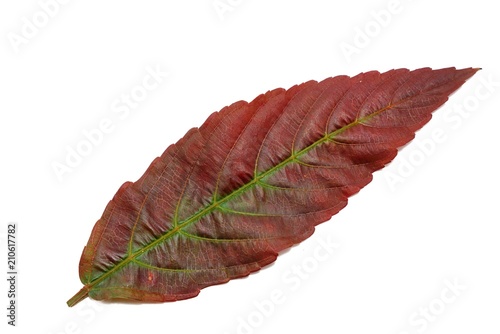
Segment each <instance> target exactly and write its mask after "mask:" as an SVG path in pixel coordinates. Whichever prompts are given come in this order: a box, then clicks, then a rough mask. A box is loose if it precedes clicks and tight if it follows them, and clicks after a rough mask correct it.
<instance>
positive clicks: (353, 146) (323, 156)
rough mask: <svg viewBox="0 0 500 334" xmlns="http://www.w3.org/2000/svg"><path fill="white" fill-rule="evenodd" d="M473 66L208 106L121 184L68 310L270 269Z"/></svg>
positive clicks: (176, 294) (342, 202) (151, 297)
mask: <svg viewBox="0 0 500 334" xmlns="http://www.w3.org/2000/svg"><path fill="white" fill-rule="evenodd" d="M477 70H478V69H473V68H468V69H462V70H456V69H455V68H446V69H441V70H431V69H429V68H423V69H419V70H415V71H409V70H407V69H398V70H391V71H388V72H386V73H382V74H380V73H378V72H375V71H373V72H367V73H361V74H359V75H357V76H355V77H352V78H350V77H348V76H337V77H334V78H328V79H326V80H323V81H321V82H319V83H318V82H316V81H309V82H306V83H303V84H301V85H297V86H293V87H292V88H290V89H288V90H284V89H275V90H272V91H269V92H267V93H265V94H263V95H260V96H258V97H257V98H256V99H255V100H253V101H252V102H250V103H247V102H244V101H239V102H236V103H234V104H232V105H230V106H228V107H225V108H223V109H222V110H221V111H220V112H216V113H213V114H212V115H211V116H210V117H209V118H208V119H207V120H206V121H205V123H204V124H203V125H202V126H201V127H200V128H193V129H191V130H190V131H188V133H187V134H186V135H185V136H184V137H183V138H182V139H181V140H179V141H178V142H177V143H176V144H174V145H171V146H169V147H168V148H167V150H166V151H165V152H164V153H163V155H162V156H161V157H159V158H156V159H155V160H154V161H153V162H152V164H151V165H150V166H149V168H148V170H147V171H146V173H145V174H144V175H143V176H142V177H141V178H140V179H139V180H137V181H136V182H134V183H132V182H126V183H125V184H123V185H122V186H121V188H120V189H119V190H118V192H117V193H116V195H115V196H114V198H113V199H112V200H111V201H110V202H109V204H108V205H107V207H106V209H105V211H104V213H103V215H102V217H101V219H99V220H98V221H97V223H96V225H95V226H94V229H93V231H92V234H91V236H90V239H89V242H88V244H87V246H86V247H85V249H84V250H83V254H82V257H81V260H80V279H81V281H82V283H83V284H84V285H85V286H84V287H83V288H82V289H81V290H80V291H79V292H78V293H77V294H76V295H75V296H74V297H73V298H71V299H70V300H69V301H68V305H69V306H73V305H75V304H76V303H78V302H79V301H81V300H82V299H84V298H85V297H87V296H90V297H91V298H93V299H98V300H136V301H144V302H164V301H174V300H180V299H186V298H191V297H195V296H196V295H198V293H199V292H200V289H202V288H204V287H207V286H210V285H214V284H220V283H224V282H227V281H229V280H231V279H234V278H238V277H244V276H247V275H248V274H250V273H251V272H254V271H257V270H259V269H260V268H262V267H264V266H266V265H268V264H270V263H271V262H273V261H274V260H276V257H277V256H278V253H279V252H280V251H282V250H284V249H286V248H288V247H290V246H292V245H294V244H296V243H299V242H301V241H302V240H304V239H306V238H308V237H309V236H310V235H311V234H312V233H313V232H314V226H315V225H317V224H319V223H322V222H324V221H327V220H329V219H330V218H331V217H332V215H334V214H336V213H337V212H339V210H341V209H342V208H343V207H345V206H346V204H347V198H348V197H349V196H351V195H353V194H355V193H356V192H358V191H359V190H360V189H361V188H362V187H364V186H365V185H366V184H368V183H369V182H370V181H371V180H372V173H373V172H374V171H376V170H378V169H380V168H382V167H384V166H385V165H386V164H387V163H389V162H390V161H391V160H392V159H393V158H394V157H395V156H396V154H397V149H398V147H401V146H402V145H404V144H406V143H407V142H409V141H410V140H411V139H413V137H414V133H415V131H416V130H418V129H420V128H421V127H422V126H423V125H424V124H425V123H427V122H428V121H429V120H430V119H431V112H432V111H434V110H435V109H437V108H438V107H439V106H441V105H442V104H443V103H445V102H446V100H447V99H448V95H450V94H451V93H452V92H454V91H455V90H456V89H458V88H459V87H460V86H461V85H462V84H463V83H464V82H465V80H467V79H468V78H470V77H471V76H472V75H474V73H475V72H476V71H477Z"/></svg>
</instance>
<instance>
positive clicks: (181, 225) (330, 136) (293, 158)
mask: <svg viewBox="0 0 500 334" xmlns="http://www.w3.org/2000/svg"><path fill="white" fill-rule="evenodd" d="M393 106H394V105H389V106H387V107H384V108H382V109H379V110H377V111H375V112H374V113H372V114H369V115H367V116H365V117H363V118H360V119H356V120H355V121H354V122H352V123H349V124H347V125H345V126H343V127H341V128H340V129H337V130H335V131H333V132H331V133H329V134H326V135H325V136H323V137H322V138H321V139H319V140H318V141H316V142H314V143H312V144H311V145H309V146H307V147H305V148H303V149H302V150H300V151H298V152H296V153H294V154H292V155H291V156H290V157H288V158H287V159H285V160H283V161H282V162H280V163H279V164H277V165H276V166H274V167H272V168H270V169H268V170H267V171H265V172H263V173H262V174H259V175H258V176H256V177H254V179H252V180H251V181H250V182H249V183H247V184H245V185H243V186H241V187H240V188H238V189H236V190H235V191H233V192H232V193H230V194H228V195H226V196H225V197H222V198H221V199H219V200H215V201H214V202H212V204H210V205H208V206H206V207H205V208H203V209H202V210H200V211H198V212H197V213H195V214H194V215H192V216H191V217H189V218H187V219H186V220H184V221H181V222H180V223H179V224H177V226H175V227H174V228H173V229H172V230H170V231H168V232H167V233H165V234H164V235H162V236H161V237H159V238H158V239H156V240H154V241H152V242H151V243H149V244H147V245H146V246H144V247H143V248H141V249H140V250H138V251H136V252H134V253H132V254H130V255H129V256H128V257H126V258H125V259H123V260H122V261H120V262H119V263H117V264H116V265H115V266H114V267H112V268H111V269H110V270H109V271H107V272H105V273H104V274H102V275H101V276H99V277H97V278H96V279H94V280H93V281H92V282H90V283H88V284H86V285H85V287H86V288H87V291H90V290H91V289H92V287H93V286H95V285H97V284H99V283H100V282H102V281H103V280H105V279H106V278H108V277H109V276H111V275H113V273H115V272H116V271H118V270H120V269H121V268H123V267H125V266H126V265H127V264H129V263H130V262H131V261H133V260H136V258H137V257H139V256H141V255H142V254H144V253H146V252H147V251H149V250H150V249H152V248H154V247H156V246H158V245H159V244H161V243H163V242H164V241H165V240H167V239H169V238H171V237H172V236H173V235H175V234H177V233H178V232H179V230H181V229H183V228H184V227H186V226H188V225H190V224H193V223H195V222H196V221H198V220H199V219H201V218H202V217H203V216H205V215H207V214H209V213H211V212H212V211H214V210H216V209H217V208H219V207H220V206H221V205H222V204H224V203H226V202H228V201H230V200H231V199H233V198H235V197H237V196H239V195H240V194H242V193H244V192H245V191H247V190H248V189H250V188H252V187H253V186H255V185H256V184H258V183H259V182H260V181H261V180H262V179H263V178H265V177H267V176H270V175H271V174H273V173H275V172H277V171H279V170H280V169H281V168H283V167H285V166H286V165H288V164H289V163H292V162H294V161H296V160H297V158H299V157H301V156H302V155H304V154H306V153H307V152H309V151H310V150H312V149H314V148H316V147H317V146H319V145H321V144H324V143H327V142H329V141H332V140H333V139H334V138H335V136H337V135H339V134H341V133H342V132H344V131H346V130H348V129H350V128H352V127H354V126H357V125H359V124H362V123H364V122H366V121H368V120H370V119H371V118H373V117H375V116H377V115H378V114H380V113H382V112H384V111H385V110H388V109H390V108H392V107H393Z"/></svg>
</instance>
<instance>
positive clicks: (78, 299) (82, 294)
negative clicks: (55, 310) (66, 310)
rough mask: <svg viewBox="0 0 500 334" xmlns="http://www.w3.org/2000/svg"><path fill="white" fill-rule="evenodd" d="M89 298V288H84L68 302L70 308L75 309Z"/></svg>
mask: <svg viewBox="0 0 500 334" xmlns="http://www.w3.org/2000/svg"><path fill="white" fill-rule="evenodd" d="M88 296H89V288H88V287H87V286H84V287H83V288H82V289H81V290H80V291H78V292H77V293H76V295H74V296H73V297H71V299H70V300H68V301H67V302H66V304H68V306H69V307H73V306H75V305H76V304H78V303H79V302H81V301H82V300H84V299H85V298H87V297H88Z"/></svg>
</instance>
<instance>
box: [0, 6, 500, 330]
mask: <svg viewBox="0 0 500 334" xmlns="http://www.w3.org/2000/svg"><path fill="white" fill-rule="evenodd" d="M48 2H50V1H49V0H42V1H41V2H37V1H15V2H14V1H8V2H7V1H3V2H2V3H1V4H0V29H1V34H0V35H1V42H0V60H1V61H0V91H1V94H0V112H1V121H0V126H1V128H0V157H1V159H2V160H1V164H0V185H1V186H0V187H1V188H0V189H1V191H0V205H1V206H0V208H1V211H0V222H1V226H2V227H1V231H0V232H1V234H0V237H1V238H0V240H1V251H0V259H1V260H0V263H2V265H1V267H2V268H3V269H2V272H4V273H5V272H6V271H7V269H6V266H5V265H4V263H6V262H7V260H6V258H7V250H6V245H5V244H6V243H5V236H6V225H7V223H9V222H16V223H17V224H18V243H19V246H18V247H19V251H18V256H19V258H18V262H19V282H18V295H19V297H18V300H17V301H18V327H17V328H11V326H7V324H6V322H7V318H6V316H5V314H6V313H7V311H6V310H5V308H6V305H7V297H6V294H7V286H6V280H5V279H2V282H3V283H2V284H0V287H1V290H0V296H1V298H0V305H1V309H2V310H4V311H2V312H0V313H1V314H0V319H2V320H1V324H0V326H1V328H2V329H1V331H2V333H5V329H6V328H7V329H8V332H9V333H14V332H22V333H46V334H49V333H109V332H110V331H113V332H124V331H126V332H127V333H156V332H158V333H159V332H165V333H166V332H168V333H278V332H280V333H300V332H307V333H312V332H314V333H374V334H375V333H385V334H387V333H390V334H402V333H410V334H413V333H422V332H426V333H471V332H478V333H481V332H483V333H498V332H499V331H500V323H499V322H498V314H500V301H499V300H500V286H499V282H500V270H499V256H500V243H499V242H498V237H499V235H500V234H499V232H500V227H499V224H500V214H499V211H498V205H499V204H498V199H499V195H498V193H499V190H498V189H499V188H500V178H499V176H498V172H497V170H498V151H499V149H498V144H499V131H498V126H499V124H500V114H499V110H498V107H499V106H500V99H499V96H500V85H499V82H500V65H499V62H498V59H500V50H499V47H498V41H497V37H498V31H500V24H499V22H500V20H499V17H498V11H497V10H496V8H495V7H494V6H495V5H494V3H493V2H491V1H486V0H475V1H473V2H457V1H440V2H436V1H430V0H420V1H409V0H400V1H399V4H396V5H395V6H394V5H393V4H392V2H390V1H388V0H382V1H380V0H378V1H365V0H363V1H356V2H354V1H352V2H347V1H344V2H342V4H337V2H335V1H326V0H325V1H319V0H316V1H312V0H308V1H289V0H288V1H285V0H282V1H263V0H260V1H257V0H241V1H237V0H232V1H230V0H222V1H220V3H223V4H228V6H230V10H227V11H225V12H224V13H220V12H219V13H218V12H217V10H216V9H215V7H214V1H213V0H204V1H154V0H146V1H140V2H139V1H127V0H115V1H104V2H103V1H94V0H87V1H77V0H73V1H67V3H65V4H62V2H63V1H62V0H61V3H60V4H59V5H58V6H59V8H58V9H57V11H56V9H55V8H54V7H52V10H53V13H52V16H51V17H48V16H47V15H46V17H48V20H47V22H44V21H43V15H44V14H43V13H42V14H40V12H41V11H42V7H41V5H40V3H42V4H43V3H48ZM57 3H59V2H57ZM388 8H389V9H391V10H392V11H393V13H392V14H391V15H390V17H389V16H387V15H385V16H384V15H382V14H384V13H387V10H388ZM384 10H385V11H386V12H384ZM374 13H375V14H374ZM376 13H378V15H376ZM381 13H382V14H381ZM377 16H378V20H379V21H377V20H376V17H377ZM23 18H25V19H23ZM34 20H35V21H36V20H39V21H36V23H37V24H38V25H40V27H39V28H36V29H37V30H36V31H35V32H33V31H31V35H30V34H28V35H27V36H28V37H29V38H25V37H23V32H24V33H25V34H26V33H27V32H29V29H28V28H26V27H25V25H26V24H27V23H26V22H27V21H29V22H31V23H33V22H34ZM40 20H41V21H40ZM42 25H44V26H42ZM23 29H24V30H23ZM363 30H368V33H369V35H368V37H365V38H363V36H362V35H361V33H360V31H363ZM363 34H364V33H363ZM13 36H17V38H18V39H16V38H14V37H13ZM19 38H25V39H24V40H23V42H22V43H21V44H16V43H15V42H13V41H14V40H17V41H19ZM347 44H350V45H352V46H353V47H356V48H357V53H355V54H352V55H351V56H350V57H347V56H346V55H345V54H344V53H343V52H342V50H341V46H342V45H344V47H345V45H347ZM425 66H429V67H433V68H441V67H448V66H456V67H458V68H463V67H470V66H472V67H482V68H483V70H482V71H480V72H479V73H478V74H476V76H474V77H473V78H472V79H471V80H470V81H468V82H467V83H466V84H465V85H464V86H463V87H462V89H461V90H460V91H458V92H457V93H456V94H454V95H453V96H452V97H451V99H450V101H449V102H448V103H447V104H446V106H445V107H443V108H442V109H440V110H438V111H437V112H436V114H435V117H434V118H433V120H432V121H431V122H430V123H429V124H427V125H426V127H425V128H424V129H423V130H422V131H420V132H419V133H418V135H417V138H416V141H415V142H413V143H412V144H410V145H408V146H406V147H405V148H404V150H403V151H402V152H401V154H400V155H399V156H398V157H397V158H396V160H395V161H394V162H393V163H392V164H390V165H389V166H388V167H387V168H386V169H384V170H383V171H380V172H377V173H376V175H375V178H374V181H373V182H372V183H371V184H370V185H368V186H367V187H366V188H365V189H363V190H362V191H361V192H360V194H358V195H356V196H354V197H353V198H351V200H350V202H349V205H348V206H347V208H346V209H344V210H343V211H342V212H340V213H339V214H338V215H336V216H335V217H333V219H332V220H331V221H330V222H327V223H324V224H322V225H321V226H319V227H318V228H317V231H316V233H315V234H314V235H313V236H312V237H311V238H310V239H308V240H306V241H304V242H303V243H302V244H300V245H299V246H296V247H294V248H292V249H291V250H290V251H289V252H286V253H285V254H283V255H282V256H280V257H279V259H278V261H277V262H276V263H275V264H274V265H272V266H270V267H269V268H266V269H265V270H263V271H261V272H259V273H257V274H254V275H251V276H250V277H248V278H245V279H240V280H234V281H231V282H229V283H228V284H223V285H220V286H216V287H209V288H207V289H204V290H203V291H202V292H201V293H200V295H199V296H198V297H196V298H194V299H191V300H186V301H181V302H176V303H165V304H153V305H150V304H149V305H148V304H139V305H137V304H115V303H101V302H96V301H92V300H88V299H87V300H86V301H85V302H83V303H81V304H79V305H78V306H77V307H74V308H68V307H67V306H66V301H67V300H68V299H69V298H70V297H71V296H72V295H73V294H74V293H76V292H77V291H78V290H79V289H80V288H81V283H80V281H79V279H78V262H79V258H80V254H81V251H82V249H83V247H84V245H85V244H86V242H87V239H88V237H89V235H90V232H91V229H92V227H93V225H94V223H95V222H96V221H97V219H98V218H99V217H100V215H101V213H102V211H103V210H104V207H105V205H106V204H107V202H108V201H109V200H110V199H111V198H112V196H113V195H114V193H115V192H116V191H117V189H118V188H119V186H120V185H121V184H122V183H123V182H125V181H127V180H130V181H135V180H136V179H138V178H139V177H140V176H141V175H142V173H143V172H144V171H145V169H146V168H147V167H148V165H149V163H150V162H151V161H152V160H153V158H154V157H156V156H158V155H160V154H161V153H162V152H163V150H164V149H165V148H166V147H167V146H168V145H169V144H171V143H173V142H175V141H177V139H179V138H180V137H182V135H183V134H184V133H185V132H186V131H187V130H188V129H189V128H191V127H193V126H198V125H201V123H202V122H203V121H204V120H205V118H206V117H207V116H208V115H209V114H210V113H211V112H213V111H216V110H219V109H220V108H222V107H223V106H225V105H227V104H230V103H232V102H235V101H237V100H240V99H244V100H251V99H253V98H254V97H255V96H257V95H258V94H260V93H263V92H265V91H266V90H269V89H273V88H276V87H290V86H292V85H294V84H296V83H300V82H303V81H306V80H310V79H315V80H321V79H324V78H326V77H329V76H334V75H340V74H348V75H355V74H357V73H359V72H363V71H368V70H379V71H386V70H388V69H391V68H399V67H407V68H410V69H416V68H419V67H425ZM146 68H151V69H156V68H158V69H160V70H161V71H164V72H167V71H168V75H167V76H166V77H165V78H164V79H163V81H162V82H161V84H160V85H158V87H157V88H156V89H154V90H152V91H150V92H148V95H147V97H146V98H145V99H144V101H141V102H140V103H138V106H137V107H136V108H134V109H131V110H130V113H129V114H128V115H127V116H126V117H122V118H119V116H120V115H122V116H123V114H117V113H115V112H114V109H113V107H112V106H113V104H114V103H117V102H116V101H117V99H118V101H119V99H120V98H121V96H122V94H130V93H131V91H132V90H133V89H137V86H140V85H141V84H142V80H143V79H144V77H145V76H146V75H147V73H148V72H147V70H146ZM488 81H490V84H489V86H488V85H486V86H485V82H488ZM488 89H489V90H488ZM478 94H479V95H478ZM115 107H116V105H115ZM103 119H111V121H112V122H113V129H112V131H110V132H109V133H107V134H105V135H104V137H103V138H102V140H100V142H98V143H97V144H96V145H94V146H93V147H92V151H91V152H90V153H89V154H88V155H87V156H85V157H83V158H82V161H80V162H79V163H78V164H77V166H76V167H74V168H72V171H71V172H67V173H64V175H63V176H62V179H58V177H57V175H56V173H55V172H54V170H53V164H54V163H55V162H59V163H65V159H66V156H67V154H68V147H69V148H73V149H75V148H76V147H77V145H79V143H80V144H81V142H82V141H85V140H86V138H85V136H84V134H83V132H84V131H90V130H92V129H95V128H97V127H98V126H99V123H100V122H101V121H102V120H103ZM435 132H438V133H440V134H441V135H440V139H439V140H438V141H436V140H435V139H433V137H432V136H433V133H435ZM431 141H432V142H431ZM418 142H420V143H421V144H420V146H419V145H418ZM422 143H423V144H422ZM426 144H427V146H426ZM394 177H396V180H397V182H394V180H395V179H394ZM391 180H392V182H390V181H391ZM329 240H330V241H331V240H333V241H335V242H336V243H338V244H339V246H338V248H337V249H336V250H335V252H333V253H332V254H329V253H325V252H324V250H322V249H319V250H318V247H321V245H322V244H324V243H327V242H329ZM318 252H321V258H320V259H318V258H317V255H318V254H319V253H318ZM315 254H316V257H315ZM294 266H298V267H299V268H301V270H303V271H304V270H305V271H304V272H305V273H306V272H307V277H306V276H305V275H302V276H300V275H299V274H297V273H294V272H292V270H293V268H294ZM3 275H4V274H2V275H0V277H3ZM446 282H451V283H456V284H458V285H460V289H459V291H458V292H457V293H456V294H453V293H452V291H451V290H446V289H447V284H449V283H446ZM278 293H281V299H280V300H279V301H280V303H276V301H275V302H274V304H273V305H272V306H271V304H270V303H271V302H269V301H268V302H265V300H269V299H270V298H271V296H272V295H275V294H278ZM443 293H444V299H443ZM445 301H446V302H445ZM257 304H259V305H265V308H264V309H262V308H261V309H259V307H258V306H256V305H257ZM425 309H429V311H428V312H429V316H428V318H425V317H424V316H422V315H421V313H420V312H424V311H425ZM411 319H413V321H412V320H411ZM431 319H432V320H431Z"/></svg>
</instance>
